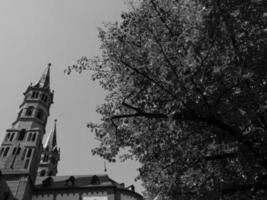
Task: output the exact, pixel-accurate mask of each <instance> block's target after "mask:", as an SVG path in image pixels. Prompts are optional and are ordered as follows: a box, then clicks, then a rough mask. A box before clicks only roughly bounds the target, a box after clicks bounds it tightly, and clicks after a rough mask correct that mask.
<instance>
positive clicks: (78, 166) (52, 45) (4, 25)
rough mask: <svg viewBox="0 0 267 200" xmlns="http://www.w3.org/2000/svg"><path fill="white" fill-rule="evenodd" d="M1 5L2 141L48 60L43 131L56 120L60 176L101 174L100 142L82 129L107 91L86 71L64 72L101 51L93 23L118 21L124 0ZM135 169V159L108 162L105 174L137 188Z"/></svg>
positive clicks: (9, 0)
mask: <svg viewBox="0 0 267 200" xmlns="http://www.w3.org/2000/svg"><path fill="white" fill-rule="evenodd" d="M0 5H1V6H0V70H1V71H0V95H1V101H0V102H1V103H0V113H1V114H0V141H2V139H3V137H4V135H5V130H6V129H8V128H10V127H11V124H12V122H14V121H15V119H16V117H17V113H18V112H19V105H20V104H21V103H22V100H23V92H24V91H25V90H26V88H27V87H28V85H29V84H30V83H31V82H32V83H35V82H36V81H38V80H39V78H40V77H41V74H42V73H43V71H44V69H45V67H46V66H47V64H48V63H52V68H51V88H52V89H53V90H54V91H55V97H54V104H53V105H52V106H51V108H50V117H49V119H48V124H47V127H46V130H47V133H48V132H49V131H50V130H51V129H52V127H53V122H54V119H58V123H57V134H58V135H57V137H58V138H57V139H58V146H59V147H60V149H61V160H60V162H59V166H58V171H59V173H58V175H87V174H88V175H89V174H90V175H93V174H103V173H105V172H104V160H103V159H101V158H100V157H98V156H92V154H91V149H92V148H94V147H96V146H97V145H98V142H97V141H96V140H95V139H94V135H93V134H92V133H91V132H90V130H89V129H88V128H86V124H87V122H90V121H91V122H99V120H100V117H101V116H99V115H98V114H97V113H96V112H95V109H96V107H97V105H100V104H101V103H103V102H104V97H105V91H104V90H103V89H102V88H101V87H100V86H99V85H98V83H97V82H93V81H91V80H90V74H89V73H88V72H86V73H82V74H77V73H72V74H71V75H66V74H64V70H65V69H66V68H67V66H69V65H72V64H75V63H76V61H77V59H79V58H80V57H81V56H87V57H93V56H96V55H100V50H99V46H100V41H99V39H98V37H97V36H98V31H97V27H103V24H104V22H114V21H116V20H119V19H120V14H121V11H123V10H127V5H126V4H125V2H124V1H123V0H42V1H41V0H24V1H21V0H0ZM47 135H48V134H46V136H47ZM138 167H139V164H138V163H137V162H135V161H128V162H126V163H120V162H117V163H115V164H110V163H107V170H108V171H107V173H108V175H109V176H110V177H111V178H112V179H114V180H115V181H117V182H119V183H121V182H124V183H125V184H126V186H127V185H131V184H134V185H135V187H136V190H137V192H141V191H143V188H142V186H141V183H140V181H138V182H135V181H134V179H135V177H136V176H137V175H138V172H137V168H138Z"/></svg>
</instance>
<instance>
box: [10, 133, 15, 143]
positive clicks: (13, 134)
mask: <svg viewBox="0 0 267 200" xmlns="http://www.w3.org/2000/svg"><path fill="white" fill-rule="evenodd" d="M14 136H15V133H12V135H11V137H10V139H9V141H10V142H12V140H13V138H14Z"/></svg>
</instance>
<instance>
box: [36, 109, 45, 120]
mask: <svg viewBox="0 0 267 200" xmlns="http://www.w3.org/2000/svg"><path fill="white" fill-rule="evenodd" d="M36 117H37V118H38V119H40V120H43V117H44V111H43V110H41V109H40V110H38V112H37V114H36Z"/></svg>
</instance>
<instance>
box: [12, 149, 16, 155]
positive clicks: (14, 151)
mask: <svg viewBox="0 0 267 200" xmlns="http://www.w3.org/2000/svg"><path fill="white" fill-rule="evenodd" d="M16 150H17V148H16V147H15V148H14V149H13V152H12V154H13V155H14V154H15V153H16Z"/></svg>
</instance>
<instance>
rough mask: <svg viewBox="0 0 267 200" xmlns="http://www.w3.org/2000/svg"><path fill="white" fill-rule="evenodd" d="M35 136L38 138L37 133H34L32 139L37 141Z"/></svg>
mask: <svg viewBox="0 0 267 200" xmlns="http://www.w3.org/2000/svg"><path fill="white" fill-rule="evenodd" d="M35 138H36V133H33V134H32V141H35Z"/></svg>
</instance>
